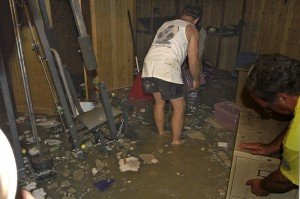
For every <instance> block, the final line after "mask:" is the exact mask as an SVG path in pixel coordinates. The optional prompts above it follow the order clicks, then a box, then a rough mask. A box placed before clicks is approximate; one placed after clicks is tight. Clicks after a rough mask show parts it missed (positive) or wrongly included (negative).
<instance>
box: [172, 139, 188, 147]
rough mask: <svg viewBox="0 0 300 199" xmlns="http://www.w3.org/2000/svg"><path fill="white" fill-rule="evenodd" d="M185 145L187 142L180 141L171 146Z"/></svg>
mask: <svg viewBox="0 0 300 199" xmlns="http://www.w3.org/2000/svg"><path fill="white" fill-rule="evenodd" d="M184 143H185V140H179V141H176V142H174V141H173V142H172V143H171V145H173V146H178V145H181V144H184Z"/></svg>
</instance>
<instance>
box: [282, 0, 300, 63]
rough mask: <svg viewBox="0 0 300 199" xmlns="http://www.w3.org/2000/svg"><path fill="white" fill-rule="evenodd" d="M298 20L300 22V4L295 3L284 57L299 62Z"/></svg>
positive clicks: (299, 28)
mask: <svg viewBox="0 0 300 199" xmlns="http://www.w3.org/2000/svg"><path fill="white" fill-rule="evenodd" d="M299 20H300V2H299V1H296V4H295V6H294V15H293V18H292V22H291V26H290V27H289V29H290V33H289V39H288V41H287V50H286V53H285V54H286V55H287V56H289V57H291V58H294V59H299V60H300V54H299V51H300V50H299V49H300V27H299Z"/></svg>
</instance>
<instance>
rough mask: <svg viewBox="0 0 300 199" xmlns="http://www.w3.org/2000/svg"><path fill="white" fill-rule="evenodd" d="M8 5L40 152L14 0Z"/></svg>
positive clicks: (34, 134) (31, 122)
mask: <svg viewBox="0 0 300 199" xmlns="http://www.w3.org/2000/svg"><path fill="white" fill-rule="evenodd" d="M9 5H10V11H11V16H12V21H13V26H14V32H15V38H16V45H17V52H18V58H19V66H20V70H21V75H22V80H23V87H24V91H25V98H26V105H27V110H28V114H29V119H30V124H31V128H32V135H33V138H34V139H35V144H36V148H37V150H38V151H39V152H40V142H39V138H38V134H37V129H36V123H35V117H34V111H33V105H32V100H31V95H30V89H29V82H28V76H27V71H26V66H25V58H24V53H23V48H22V41H21V35H20V30H19V27H18V16H17V12H16V7H15V0H9Z"/></svg>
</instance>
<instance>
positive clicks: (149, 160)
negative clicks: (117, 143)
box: [139, 154, 158, 164]
mask: <svg viewBox="0 0 300 199" xmlns="http://www.w3.org/2000/svg"><path fill="white" fill-rule="evenodd" d="M139 156H140V157H141V158H142V160H143V161H144V162H145V163H146V164H157V163H158V160H157V159H156V157H155V156H154V155H153V154H140V155H139Z"/></svg>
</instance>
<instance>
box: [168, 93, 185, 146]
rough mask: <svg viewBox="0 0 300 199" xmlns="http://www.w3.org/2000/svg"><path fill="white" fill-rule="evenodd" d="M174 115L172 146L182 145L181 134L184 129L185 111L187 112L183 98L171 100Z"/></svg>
mask: <svg viewBox="0 0 300 199" xmlns="http://www.w3.org/2000/svg"><path fill="white" fill-rule="evenodd" d="M171 104H172V108H173V113H172V121H171V125H172V131H173V141H172V144H174V145H176V144H180V143H181V133H182V128H183V121H184V110H185V101H184V98H183V97H180V98H177V99H172V100H171Z"/></svg>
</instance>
